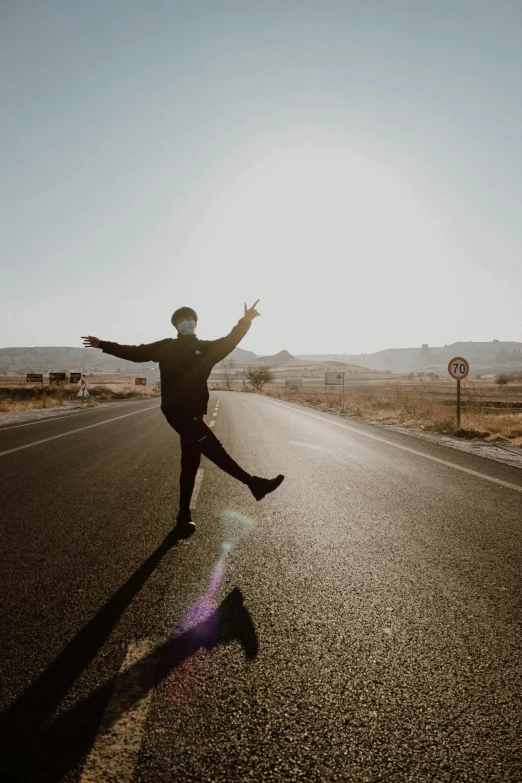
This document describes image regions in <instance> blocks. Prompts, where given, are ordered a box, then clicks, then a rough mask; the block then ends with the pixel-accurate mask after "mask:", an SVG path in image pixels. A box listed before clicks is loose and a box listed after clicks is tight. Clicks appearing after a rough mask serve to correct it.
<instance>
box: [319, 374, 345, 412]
mask: <svg viewBox="0 0 522 783" xmlns="http://www.w3.org/2000/svg"><path fill="white" fill-rule="evenodd" d="M327 386H342V387H343V411H344V371H343V372H337V370H330V371H329V372H325V374H324V396H325V398H326V387H327Z"/></svg>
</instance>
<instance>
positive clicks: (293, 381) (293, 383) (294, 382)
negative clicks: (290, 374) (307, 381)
mask: <svg viewBox="0 0 522 783" xmlns="http://www.w3.org/2000/svg"><path fill="white" fill-rule="evenodd" d="M302 388H303V379H302V378H287V379H286V380H285V389H302Z"/></svg>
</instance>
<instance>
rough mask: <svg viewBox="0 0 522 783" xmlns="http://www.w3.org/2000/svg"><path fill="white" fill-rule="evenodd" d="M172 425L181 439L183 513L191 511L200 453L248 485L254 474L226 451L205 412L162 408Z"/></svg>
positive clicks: (180, 482)
mask: <svg viewBox="0 0 522 783" xmlns="http://www.w3.org/2000/svg"><path fill="white" fill-rule="evenodd" d="M163 413H164V415H165V418H166V419H167V421H168V423H169V424H170V426H171V427H173V428H174V429H175V430H176V432H177V433H178V434H179V436H180V439H181V475H180V479H179V509H180V511H181V512H182V513H188V512H189V511H190V499H191V498H192V492H193V490H194V482H195V480H196V473H197V472H198V468H199V463H200V460H201V455H202V454H204V455H205V457H207V459H209V460H211V461H212V462H213V463H214V464H215V465H217V466H218V468H221V470H224V471H225V473H228V474H229V476H233V478H236V479H238V481H241V482H242V483H243V484H247V483H248V482H249V481H250V479H251V476H250V474H249V473H247V472H246V471H244V470H243V468H240V467H239V465H238V464H237V462H234V460H233V459H232V457H231V456H230V455H229V454H227V452H226V451H225V449H224V448H223V445H222V444H221V443H220V441H219V440H218V439H217V438H216V436H215V435H214V433H213V432H212V430H211V429H210V427H208V426H207V425H206V424H205V422H204V421H203V416H202V414H196V415H195V414H191V413H185V412H180V411H178V410H175V409H170V410H169V409H167V410H164V411H163Z"/></svg>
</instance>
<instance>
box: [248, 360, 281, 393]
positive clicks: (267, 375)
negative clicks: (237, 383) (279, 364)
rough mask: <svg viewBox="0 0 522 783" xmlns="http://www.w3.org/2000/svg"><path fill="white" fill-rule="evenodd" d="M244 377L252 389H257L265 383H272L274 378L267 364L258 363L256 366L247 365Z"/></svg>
mask: <svg viewBox="0 0 522 783" xmlns="http://www.w3.org/2000/svg"><path fill="white" fill-rule="evenodd" d="M245 378H246V379H247V381H248V382H249V383H251V384H252V386H253V387H254V389H256V390H257V391H259V390H260V389H262V388H263V386H264V385H265V383H272V381H273V380H274V373H273V372H272V370H271V369H270V367H269V366H268V365H266V364H259V365H257V366H256V367H248V368H247V369H246V370H245Z"/></svg>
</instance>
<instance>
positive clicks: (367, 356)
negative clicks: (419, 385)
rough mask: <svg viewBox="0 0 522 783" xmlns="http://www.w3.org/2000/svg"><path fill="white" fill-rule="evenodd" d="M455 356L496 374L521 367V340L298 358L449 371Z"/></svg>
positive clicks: (476, 368) (397, 369) (474, 367)
mask: <svg viewBox="0 0 522 783" xmlns="http://www.w3.org/2000/svg"><path fill="white" fill-rule="evenodd" d="M454 356H463V357H464V358H465V359H467V360H468V361H469V363H470V368H471V372H472V373H476V372H479V373H483V374H491V373H493V374H494V373H498V372H510V371H520V370H522V343H519V342H501V341H500V340H492V341H491V342H480V343H479V342H467V343H463V342H456V343H452V344H451V345H444V346H436V347H430V346H428V344H427V343H426V344H424V345H422V346H420V347H417V348H388V349H387V350H384V351H377V352H376V353H363V354H312V355H303V354H300V355H299V358H300V359H303V360H307V361H323V362H324V361H332V360H334V361H342V362H348V363H350V364H358V365H365V366H366V367H369V368H370V369H372V370H381V371H385V370H391V371H392V372H410V371H412V370H424V371H432V370H433V371H441V370H446V368H447V365H448V362H449V361H450V359H452V358H453V357H454Z"/></svg>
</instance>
